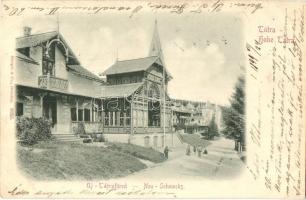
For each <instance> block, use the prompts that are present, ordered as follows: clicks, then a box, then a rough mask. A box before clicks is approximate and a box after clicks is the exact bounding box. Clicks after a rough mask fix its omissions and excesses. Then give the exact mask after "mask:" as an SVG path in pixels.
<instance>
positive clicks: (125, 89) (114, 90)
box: [101, 83, 143, 98]
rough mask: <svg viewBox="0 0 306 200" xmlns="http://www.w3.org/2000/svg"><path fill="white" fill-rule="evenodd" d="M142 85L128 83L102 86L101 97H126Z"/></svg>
mask: <svg viewBox="0 0 306 200" xmlns="http://www.w3.org/2000/svg"><path fill="white" fill-rule="evenodd" d="M142 85H143V83H129V84H120V85H108V86H102V90H101V98H116V97H128V96H130V95H131V94H133V93H134V92H135V91H136V90H137V89H138V88H140V86H142Z"/></svg>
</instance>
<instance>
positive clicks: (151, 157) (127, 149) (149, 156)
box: [107, 143, 166, 163]
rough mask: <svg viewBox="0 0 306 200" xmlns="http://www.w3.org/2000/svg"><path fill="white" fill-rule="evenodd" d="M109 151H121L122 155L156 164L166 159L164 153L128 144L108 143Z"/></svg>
mask: <svg viewBox="0 0 306 200" xmlns="http://www.w3.org/2000/svg"><path fill="white" fill-rule="evenodd" d="M107 145H108V147H107V148H108V149H111V150H113V151H119V152H122V153H126V154H129V155H132V156H135V157H137V158H140V159H143V160H148V161H151V162H154V163H160V162H163V161H165V160H166V159H165V157H164V155H163V154H162V153H160V152H158V151H155V150H154V149H152V148H151V147H150V148H146V147H142V146H139V145H134V144H126V143H107Z"/></svg>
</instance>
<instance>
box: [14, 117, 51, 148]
mask: <svg viewBox="0 0 306 200" xmlns="http://www.w3.org/2000/svg"><path fill="white" fill-rule="evenodd" d="M16 133H17V138H18V139H19V140H21V142H23V143H25V144H29V145H32V144H35V143H37V142H38V141H40V140H49V139H51V137H52V136H51V122H50V121H49V120H48V119H45V118H29V117H18V118H17V124H16Z"/></svg>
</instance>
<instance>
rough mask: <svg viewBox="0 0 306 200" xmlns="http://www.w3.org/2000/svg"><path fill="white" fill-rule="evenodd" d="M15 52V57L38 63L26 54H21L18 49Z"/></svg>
mask: <svg viewBox="0 0 306 200" xmlns="http://www.w3.org/2000/svg"><path fill="white" fill-rule="evenodd" d="M15 53H16V57H17V58H19V59H20V60H24V61H26V62H29V63H33V64H36V65H38V62H37V61H35V60H34V59H33V58H30V57H28V56H26V55H24V54H22V53H20V52H18V51H16V52H15Z"/></svg>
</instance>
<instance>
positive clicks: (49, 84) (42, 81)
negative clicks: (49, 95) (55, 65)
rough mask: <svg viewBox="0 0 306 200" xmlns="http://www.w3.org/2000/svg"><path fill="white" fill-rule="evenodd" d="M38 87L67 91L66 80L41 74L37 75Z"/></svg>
mask: <svg viewBox="0 0 306 200" xmlns="http://www.w3.org/2000/svg"><path fill="white" fill-rule="evenodd" d="M38 87H40V88H44V89H50V90H58V91H67V90H68V80H65V79H62V78H57V77H54V76H49V75H43V76H39V77H38Z"/></svg>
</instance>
